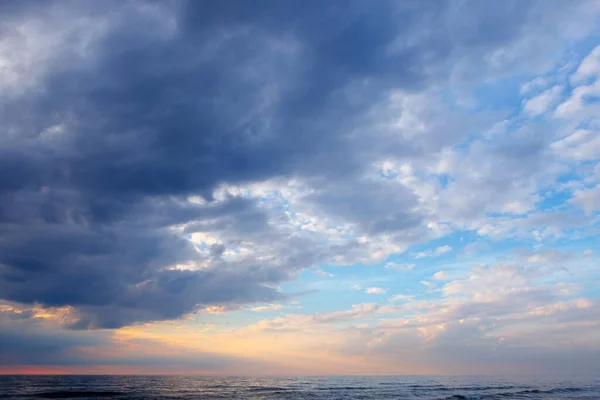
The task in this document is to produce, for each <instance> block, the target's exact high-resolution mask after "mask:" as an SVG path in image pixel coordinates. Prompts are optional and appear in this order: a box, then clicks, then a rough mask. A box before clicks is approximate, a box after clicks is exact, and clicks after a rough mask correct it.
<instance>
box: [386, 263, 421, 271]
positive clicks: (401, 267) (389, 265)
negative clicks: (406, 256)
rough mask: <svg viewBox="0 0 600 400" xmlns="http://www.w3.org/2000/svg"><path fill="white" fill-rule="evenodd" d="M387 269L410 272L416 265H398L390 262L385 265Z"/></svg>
mask: <svg viewBox="0 0 600 400" xmlns="http://www.w3.org/2000/svg"><path fill="white" fill-rule="evenodd" d="M385 268H388V269H393V270H396V271H410V270H411V269H414V268H415V264H397V263H393V262H389V263H387V264H385Z"/></svg>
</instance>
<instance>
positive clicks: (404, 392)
mask: <svg viewBox="0 0 600 400" xmlns="http://www.w3.org/2000/svg"><path fill="white" fill-rule="evenodd" d="M0 399H253V400H259V399H261V400H270V399H323V400H325V399H327V400H333V399H420V400H427V399H441V400H442V399H448V400H461V399H600V379H598V380H550V379H543V380H535V379H514V378H512V379H500V378H495V379H492V378H482V377H406V376H404V377H260V378H256V377H199V376H77V375H76V376H0Z"/></svg>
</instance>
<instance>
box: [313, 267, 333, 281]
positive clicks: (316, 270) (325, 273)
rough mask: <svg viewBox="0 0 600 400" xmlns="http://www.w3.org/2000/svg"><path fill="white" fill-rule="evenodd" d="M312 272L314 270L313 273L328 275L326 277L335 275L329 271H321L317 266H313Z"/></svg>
mask: <svg viewBox="0 0 600 400" xmlns="http://www.w3.org/2000/svg"><path fill="white" fill-rule="evenodd" d="M314 272H315V274H317V275H321V276H326V277H328V278H333V277H334V276H335V275H333V274H331V273H329V272H325V271H323V270H322V269H321V268H318V267H315V268H314Z"/></svg>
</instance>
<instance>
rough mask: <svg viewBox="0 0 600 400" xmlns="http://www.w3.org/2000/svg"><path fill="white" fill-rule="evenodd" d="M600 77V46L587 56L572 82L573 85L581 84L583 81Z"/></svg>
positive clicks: (572, 77)
mask: <svg viewBox="0 0 600 400" xmlns="http://www.w3.org/2000/svg"><path fill="white" fill-rule="evenodd" d="M598 75H600V46H598V47H596V48H595V49H594V50H592V51H591V52H590V54H588V55H587V57H585V58H584V59H583V61H582V62H581V64H580V65H579V67H578V68H577V70H576V71H575V73H573V75H571V82H572V83H573V84H578V83H581V82H582V81H584V80H586V79H588V78H590V77H596V76H598Z"/></svg>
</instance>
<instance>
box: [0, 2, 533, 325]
mask: <svg viewBox="0 0 600 400" xmlns="http://www.w3.org/2000/svg"><path fill="white" fill-rule="evenodd" d="M17 3H18V4H17ZM509 3H510V2H509ZM509 3H504V2H503V3H502V4H503V6H500V5H496V6H495V7H496V8H500V9H498V10H495V11H494V13H493V18H491V17H492V15H491V14H490V11H487V10H482V9H480V7H477V6H475V8H474V9H472V8H468V7H467V8H464V9H462V8H461V9H460V10H456V9H451V10H448V9H446V8H448V7H450V6H451V3H448V2H436V1H418V2H416V1H415V2H410V1H409V2H404V3H398V2H384V1H378V2H366V1H361V2H345V3H343V4H342V3H327V2H326V3H324V2H320V1H302V2H291V3H290V2H282V1H258V2H248V1H235V2H234V1H225V2H216V1H208V2H204V1H191V2H180V1H177V2H146V3H144V2H88V1H83V2H81V1H77V2H72V3H62V2H60V3H58V2H48V3H44V4H43V5H42V4H40V3H32V2H9V3H5V4H4V5H3V7H5V8H6V9H7V10H8V11H7V13H6V14H5V17H4V20H7V21H9V22H11V23H15V24H18V23H23V24H26V23H27V17H28V16H36V17H43V18H46V19H45V20H46V21H50V22H48V24H50V28H48V29H50V30H51V31H53V30H60V29H63V28H65V27H69V26H70V25H71V24H75V22H74V21H78V20H77V17H85V18H89V19H90V20H101V21H103V22H102V24H99V26H100V28H101V29H100V28H98V32H99V33H97V34H95V35H91V36H90V38H89V42H86V43H85V47H84V49H83V50H81V51H79V52H77V51H75V50H76V49H74V48H75V47H76V46H74V43H76V37H77V32H78V31H74V32H75V33H74V32H71V31H67V33H65V34H64V35H62V36H61V38H62V42H61V43H60V46H55V47H53V53H52V54H50V55H48V56H47V57H46V58H45V59H44V60H43V63H44V65H43V68H42V69H43V70H42V71H38V69H35V71H37V72H36V74H37V75H36V79H38V80H39V82H37V83H36V85H34V87H28V86H26V85H25V84H24V83H23V86H24V87H25V89H23V91H22V92H19V93H16V94H15V93H8V94H7V95H6V96H4V97H3V106H2V108H1V109H0V118H2V120H3V121H4V124H3V127H2V128H1V129H2V130H3V131H2V135H3V141H2V143H1V144H0V294H1V297H2V298H4V299H6V300H10V301H18V302H23V303H40V304H42V305H45V306H61V305H72V306H75V307H77V308H78V310H79V311H80V315H81V318H80V320H79V321H78V322H77V323H75V324H74V325H73V327H76V328H91V327H107V328H116V327H120V326H124V325H127V324H131V323H135V322H139V321H147V320H161V319H171V318H177V317H179V316H181V315H183V314H185V313H187V312H190V311H192V310H194V308H195V307H197V306H203V305H211V304H242V303H246V302H255V301H256V302H259V301H261V302H263V301H274V300H279V299H281V298H282V296H283V295H282V294H281V293H280V292H278V291H277V290H276V289H275V288H274V287H275V285H276V284H277V283H279V282H281V281H284V280H287V279H290V278H291V277H293V276H294V273H295V271H297V270H298V269H300V268H303V267H308V266H310V264H311V263H312V262H315V261H316V260H318V259H319V257H320V256H321V255H320V253H319V252H320V251H321V250H320V249H319V248H318V247H317V248H313V249H311V248H310V245H309V243H308V242H307V241H306V240H305V238H302V237H300V236H298V237H296V236H293V235H292V236H290V237H289V238H286V241H285V243H286V245H288V246H290V247H293V248H289V249H287V251H286V257H279V258H277V259H276V260H271V261H261V262H251V261H249V260H245V261H244V262H241V263H226V262H223V261H222V260H221V255H222V254H223V251H224V248H218V247H216V248H214V249H213V251H212V253H211V254H210V255H209V256H208V257H210V260H209V261H210V263H211V264H210V266H209V267H208V268H205V269H202V270H198V271H181V270H167V269H165V267H168V266H171V265H175V264H185V263H189V262H193V261H206V257H207V256H205V255H199V254H198V253H197V251H196V250H195V249H194V248H193V246H192V245H191V244H190V243H189V242H188V241H187V240H185V239H184V238H183V237H180V236H178V235H175V234H174V233H173V232H172V231H171V230H170V229H169V227H170V226H172V225H175V224H185V223H193V225H190V226H191V227H188V232H193V231H194V227H195V229H196V230H198V231H209V232H210V231H217V232H229V233H231V234H233V235H237V236H238V237H239V236H242V235H243V234H245V233H247V234H249V235H252V234H253V233H256V232H258V233H261V234H264V235H265V237H268V238H270V239H273V240H272V243H277V240H276V239H275V237H276V236H275V237H274V236H273V235H274V233H273V230H272V229H271V227H269V225H268V224H267V222H266V217H265V215H264V211H262V210H260V209H258V208H257V207H256V204H255V203H254V202H252V201H242V200H239V199H226V200H224V201H223V202H219V203H217V204H212V205H209V206H200V205H198V204H195V203H190V202H187V201H186V198H187V196H191V195H198V196H203V197H204V198H206V199H207V200H209V201H210V202H212V201H213V199H212V193H213V190H214V189H215V188H216V187H217V186H218V185H219V184H223V183H230V184H234V183H243V182H249V181H257V180H261V179H266V178H272V177H275V176H291V175H294V176H320V177H322V178H323V177H324V179H326V180H329V181H330V182H331V185H330V189H331V190H332V191H336V190H337V188H338V186H339V185H341V186H339V187H341V188H346V190H343V191H341V192H336V193H333V192H332V193H324V194H321V195H320V197H319V199H318V200H319V201H320V202H321V203H323V207H324V208H326V209H333V208H335V209H337V210H339V213H340V214H341V215H342V217H344V218H352V219H355V220H357V221H358V222H359V223H361V224H363V225H364V226H365V229H366V230H367V231H369V232H372V233H380V232H388V231H398V230H402V229H404V228H405V227H410V226H416V225H418V224H419V222H420V218H421V217H419V216H414V215H411V214H410V213H409V211H408V210H409V208H410V206H411V205H412V204H413V202H414V199H413V198H412V197H411V196H410V195H408V194H403V195H406V196H405V199H402V200H401V204H404V205H406V210H405V209H401V210H397V212H395V213H394V214H393V215H391V216H387V217H382V218H380V219H379V220H377V219H375V220H371V219H372V217H377V218H379V216H378V214H377V213H375V209H376V208H378V207H380V206H381V205H382V204H383V197H384V196H385V195H386V193H382V192H380V191H378V190H377V188H375V189H376V190H374V191H373V193H372V194H371V195H370V197H369V195H367V194H366V193H364V196H365V197H364V198H363V197H359V198H355V199H354V200H353V202H347V201H348V200H349V199H351V198H353V195H352V193H351V192H352V191H351V190H349V189H348V188H350V187H351V185H352V183H348V182H352V181H353V180H354V179H356V176H357V173H358V172H359V170H360V168H361V166H362V165H363V163H364V162H365V160H369V159H370V158H372V156H373V154H374V153H378V154H379V155H381V152H386V151H396V150H397V151H400V150H402V149H405V150H404V151H405V152H406V151H407V150H406V149H410V148H411V145H410V143H409V142H406V141H405V142H402V141H401V140H400V139H398V142H397V143H394V144H390V145H389V146H385V147H386V148H385V149H384V146H382V145H381V144H379V143H377V142H376V141H373V140H372V138H371V137H369V136H368V135H362V136H360V135H359V136H356V135H353V136H349V135H348V133H349V132H351V131H352V130H353V128H355V124H356V123H357V121H359V120H360V119H359V115H360V114H361V113H362V112H364V111H365V110H366V109H368V108H369V107H371V105H372V104H373V103H376V102H378V101H379V100H381V99H382V98H383V97H384V96H385V95H386V94H387V93H388V92H389V91H390V90H392V89H404V90H409V91H410V90H416V89H419V88H423V87H425V86H427V85H428V83H429V82H430V81H431V80H434V79H437V77H439V76H443V75H444V73H445V71H444V66H447V65H448V63H449V62H450V60H451V57H456V56H457V54H458V55H460V53H461V52H466V53H468V52H467V50H465V49H468V48H471V49H472V52H473V54H474V56H477V55H481V54H483V53H484V52H485V51H488V49H487V47H488V46H497V45H499V44H501V43H504V42H506V41H509V40H511V39H513V38H514V37H515V36H516V34H517V33H518V26H519V24H521V23H522V22H523V21H524V20H525V16H526V15H527V7H528V6H530V5H531V3H530V2H526V4H525V5H524V6H522V7H521V8H520V9H519V12H516V11H515V10H516V9H515V8H514V7H512V6H511V4H513V3H510V4H509ZM505 4H506V5H505ZM514 4H516V3H514ZM519 4H522V3H519ZM504 5H505V6H504ZM463 12H464V13H467V14H468V15H473V14H474V13H475V14H477V16H478V15H479V13H484V14H485V15H488V17H490V18H491V19H490V20H489V23H486V24H485V26H483V25H481V24H478V23H473V24H471V25H469V26H467V31H465V30H464V29H463V30H460V31H456V32H455V31H453V29H452V28H453V24H455V23H457V22H458V21H459V20H460V18H458V17H459V16H460V15H462V13H463ZM467 14H465V15H467ZM85 21H87V20H85ZM85 21H84V23H83V24H84V26H85V24H86V23H87V22H85ZM7 29H8V28H7ZM446 31H452V32H454V33H455V34H454V35H448V34H447V32H446ZM50 33H52V32H50ZM42 39H43V37H42V38H40V40H42ZM77 43H79V42H77ZM80 53H81V54H80ZM466 53H465V54H466ZM473 54H470V55H469V56H473ZM38 67H39V66H38V65H36V66H35V68H38ZM31 68H33V67H31ZM33 78H34V77H33V76H32V77H30V78H28V79H29V80H27V82H29V81H30V80H32V79H33ZM21 79H23V80H24V82H25V79H26V78H24V77H23V76H21ZM336 182H337V183H336ZM365 190H369V188H365ZM373 199H374V200H375V202H374V203H373V202H372V200H373ZM399 201H400V199H399ZM367 205H369V206H367ZM362 210H367V214H362ZM369 210H371V211H373V212H370V211H369ZM240 240H241V239H240Z"/></svg>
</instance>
